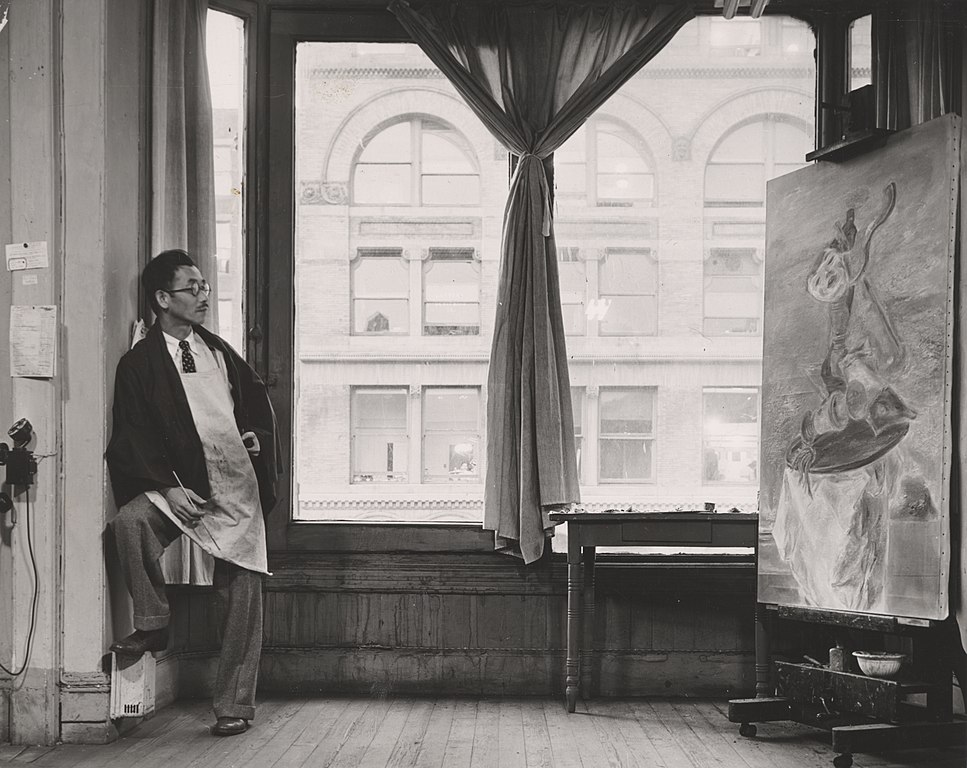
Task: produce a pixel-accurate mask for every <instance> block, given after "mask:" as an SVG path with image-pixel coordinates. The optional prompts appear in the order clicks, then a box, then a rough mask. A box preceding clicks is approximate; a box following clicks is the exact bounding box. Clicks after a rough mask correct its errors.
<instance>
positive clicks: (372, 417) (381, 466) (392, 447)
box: [352, 390, 408, 483]
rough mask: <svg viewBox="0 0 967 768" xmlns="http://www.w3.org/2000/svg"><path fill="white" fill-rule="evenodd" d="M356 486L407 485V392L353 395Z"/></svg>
mask: <svg viewBox="0 0 967 768" xmlns="http://www.w3.org/2000/svg"><path fill="white" fill-rule="evenodd" d="M352 420H353V432H352V443H353V473H352V482H353V483H380V482H405V481H406V468H407V461H408V455H407V454H408V441H407V435H406V392H405V391H390V390H370V391H365V390H357V391H356V392H354V393H353V402H352Z"/></svg>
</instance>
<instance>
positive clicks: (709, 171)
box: [705, 164, 766, 205]
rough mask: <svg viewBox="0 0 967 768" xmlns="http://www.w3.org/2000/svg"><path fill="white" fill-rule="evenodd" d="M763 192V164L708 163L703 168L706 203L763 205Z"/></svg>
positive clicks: (764, 186)
mask: <svg viewBox="0 0 967 768" xmlns="http://www.w3.org/2000/svg"><path fill="white" fill-rule="evenodd" d="M765 192H766V177H765V166H762V165H752V164H746V165H738V164H736V165H710V166H708V167H707V168H706V169H705V198H706V202H707V203H716V204H734V205H747V204H750V203H751V204H755V205H764V204H765Z"/></svg>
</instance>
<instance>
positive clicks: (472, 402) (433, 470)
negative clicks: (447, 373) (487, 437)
mask: <svg viewBox="0 0 967 768" xmlns="http://www.w3.org/2000/svg"><path fill="white" fill-rule="evenodd" d="M479 399H480V397H479V392H478V391H477V390H471V389H428V390H427V391H426V393H425V395H424V398H423V404H424V411H423V430H424V438H423V446H424V464H423V477H424V480H425V481H426V482H431V483H438V482H479V480H480V467H479V450H480V446H479V443H480V436H479V433H478V430H479V427H478V424H479V418H480V414H479Z"/></svg>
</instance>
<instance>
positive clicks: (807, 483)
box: [759, 116, 960, 619]
mask: <svg viewBox="0 0 967 768" xmlns="http://www.w3.org/2000/svg"><path fill="white" fill-rule="evenodd" d="M959 142H960V121H959V118H957V117H954V116H946V117H943V118H939V119H937V120H934V121H931V122H929V123H925V124H923V125H921V126H918V127H916V128H913V129H910V130H908V131H904V132H902V133H898V134H894V135H892V136H891V137H890V138H889V140H888V142H887V144H886V146H885V147H883V148H880V149H877V150H874V151H872V152H869V153H867V154H863V155H860V156H858V157H856V158H854V159H852V160H849V161H847V162H844V163H831V162H820V163H818V164H816V165H813V166H810V167H807V168H804V169H802V170H800V171H796V172H795V173H791V174H789V175H787V176H783V177H781V178H779V179H776V180H775V181H772V182H770V183H769V187H768V197H767V205H768V208H767V250H766V266H765V311H764V350H763V385H762V422H761V423H762V446H761V450H762V485H761V495H760V504H759V507H760V522H759V546H760V550H759V601H760V602H763V603H773V604H780V605H794V606H807V607H814V608H818V609H826V610H841V611H849V612H857V613H876V614H886V615H891V616H905V617H914V618H922V619H943V618H945V617H946V616H947V610H948V595H947V584H948V568H949V560H950V552H949V487H950V471H951V461H950V452H951V446H952V438H951V432H950V417H951V409H950V405H949V403H950V394H951V383H952V382H951V371H952V351H953V350H952V338H953V337H952V329H953V322H954V317H953V259H954V244H955V237H956V213H957V207H956V204H957V192H958V183H959V173H960V145H959Z"/></svg>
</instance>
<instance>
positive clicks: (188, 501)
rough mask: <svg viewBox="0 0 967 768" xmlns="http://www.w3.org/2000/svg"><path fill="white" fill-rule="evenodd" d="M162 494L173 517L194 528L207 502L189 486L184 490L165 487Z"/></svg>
mask: <svg viewBox="0 0 967 768" xmlns="http://www.w3.org/2000/svg"><path fill="white" fill-rule="evenodd" d="M163 494H164V497H165V500H166V501H167V502H168V506H169V507H171V511H172V512H173V513H174V514H175V517H177V518H178V519H179V520H181V522H183V523H184V524H185V525H186V526H188V527H189V528H194V527H195V526H196V525H198V523H199V522H200V521H201V519H202V518H203V517H204V516H205V504H206V503H207V502H206V501H205V499H203V498H202V497H201V496H199V495H198V494H197V493H195V492H194V491H193V490H191V488H186V489H185V490H181V488H165V490H164V491H163ZM193 503H194V504H193Z"/></svg>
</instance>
